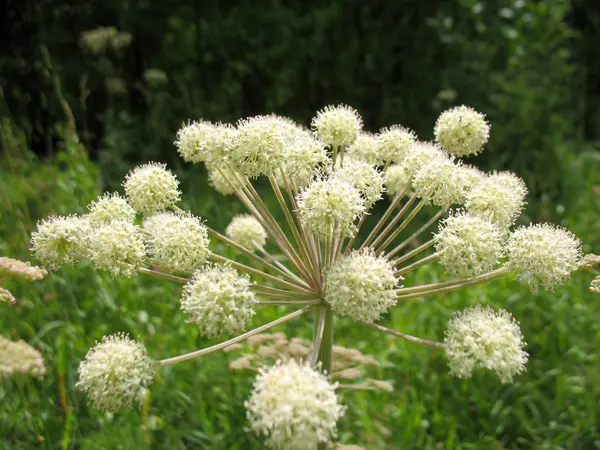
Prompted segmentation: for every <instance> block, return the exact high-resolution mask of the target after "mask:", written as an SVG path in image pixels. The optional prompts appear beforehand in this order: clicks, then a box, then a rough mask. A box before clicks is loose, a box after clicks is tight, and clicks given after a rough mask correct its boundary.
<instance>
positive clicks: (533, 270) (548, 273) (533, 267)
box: [506, 223, 581, 290]
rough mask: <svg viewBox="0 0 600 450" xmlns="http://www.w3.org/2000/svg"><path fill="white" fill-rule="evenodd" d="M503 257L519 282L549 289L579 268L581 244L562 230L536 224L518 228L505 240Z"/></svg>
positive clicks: (532, 286)
mask: <svg viewBox="0 0 600 450" xmlns="http://www.w3.org/2000/svg"><path fill="white" fill-rule="evenodd" d="M506 254H507V256H508V260H509V267H510V268H511V269H512V270H513V271H514V272H515V273H516V275H517V278H518V279H519V280H520V281H521V282H523V283H525V284H527V285H529V287H531V288H534V287H535V286H537V285H538V284H540V285H541V286H542V287H543V288H544V289H548V290H552V289H553V288H554V286H557V285H559V284H562V283H564V282H565V281H567V280H568V279H569V277H570V276H571V273H573V272H574V271H575V270H577V269H578V268H579V261H580V259H581V242H580V241H579V239H578V238H577V237H575V236H574V235H573V234H572V233H571V232H569V231H568V230H566V229H564V228H559V227H555V226H554V225H550V224H547V223H544V224H536V225H530V226H528V227H520V228H518V229H517V230H516V231H515V232H514V233H513V234H512V235H511V236H510V237H509V239H508V242H507V244H506Z"/></svg>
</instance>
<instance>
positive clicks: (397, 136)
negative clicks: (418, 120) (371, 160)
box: [377, 125, 417, 163]
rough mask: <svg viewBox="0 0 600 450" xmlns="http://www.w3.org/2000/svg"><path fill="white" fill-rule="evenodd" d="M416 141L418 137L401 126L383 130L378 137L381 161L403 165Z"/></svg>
mask: <svg viewBox="0 0 600 450" xmlns="http://www.w3.org/2000/svg"><path fill="white" fill-rule="evenodd" d="M416 141H417V135H416V134H415V133H414V132H413V131H411V130H408V129H406V128H404V127H401V126H400V125H392V126H391V127H389V128H384V129H382V130H381V131H380V132H379V135H378V136H377V145H378V147H379V154H380V155H381V159H382V160H383V161H385V162H388V161H393V162H395V163H401V162H402V161H403V160H404V158H405V157H406V155H407V153H408V151H409V149H410V147H411V146H412V145H413V144H414V143H415V142H416Z"/></svg>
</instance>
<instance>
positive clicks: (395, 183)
mask: <svg viewBox="0 0 600 450" xmlns="http://www.w3.org/2000/svg"><path fill="white" fill-rule="evenodd" d="M409 186H411V180H410V175H409V174H408V172H407V171H406V168H405V167H404V165H402V164H392V165H390V166H389V167H388V168H387V170H386V171H385V187H386V189H387V193H388V195H389V196H390V197H392V198H393V197H396V195H398V194H400V193H402V192H404V191H405V189H406V188H407V187H409ZM409 191H410V190H409ZM408 193H409V192H407V194H408Z"/></svg>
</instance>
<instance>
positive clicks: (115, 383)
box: [76, 334, 154, 413]
mask: <svg viewBox="0 0 600 450" xmlns="http://www.w3.org/2000/svg"><path fill="white" fill-rule="evenodd" d="M153 378H154V368H153V364H152V360H151V359H150V358H149V357H148V354H147V353H146V348H145V347H144V346H143V345H142V344H140V343H137V342H135V341H133V340H131V339H129V337H127V335H125V334H116V335H112V336H105V337H103V338H102V342H100V343H97V344H96V346H95V347H93V348H92V349H90V351H89V352H88V354H87V355H86V357H85V359H84V360H83V361H82V362H81V364H80V365H79V381H78V383H77V385H76V386H77V388H78V389H79V390H81V391H83V392H85V393H86V394H87V395H88V396H89V398H90V400H91V401H92V402H93V403H94V404H95V405H96V408H98V409H99V410H101V411H106V412H112V413H114V412H117V411H119V410H120V409H122V408H125V407H130V406H131V405H132V404H133V403H138V404H141V403H142V402H143V401H144V399H145V398H146V392H147V391H146V389H147V388H148V386H150V384H151V383H152V379H153Z"/></svg>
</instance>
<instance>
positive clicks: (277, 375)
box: [246, 359, 345, 450]
mask: <svg viewBox="0 0 600 450" xmlns="http://www.w3.org/2000/svg"><path fill="white" fill-rule="evenodd" d="M336 387H337V384H332V383H330V382H329V380H328V379H327V377H326V376H325V375H324V374H322V373H320V372H318V371H316V370H314V369H311V368H310V367H308V366H305V365H303V364H300V363H298V362H296V361H295V360H293V359H292V360H290V361H288V362H285V363H282V362H278V363H277V364H275V365H274V366H272V367H270V368H268V369H266V370H265V369H260V373H259V375H258V377H257V378H256V381H255V383H254V390H253V392H252V394H251V395H250V398H249V399H248V401H246V410H247V414H248V419H249V421H250V425H251V427H252V429H253V430H254V431H255V432H256V433H258V434H262V435H264V436H265V438H266V444H267V446H268V447H269V448H273V449H280V450H284V449H285V450H316V449H317V448H318V446H319V444H321V443H328V442H330V441H331V440H332V439H334V438H335V437H336V436H337V422H338V420H339V419H340V418H341V417H342V416H343V414H344V411H345V408H344V407H343V406H342V405H340V403H339V401H338V398H337V396H336V394H335V388H336Z"/></svg>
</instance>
